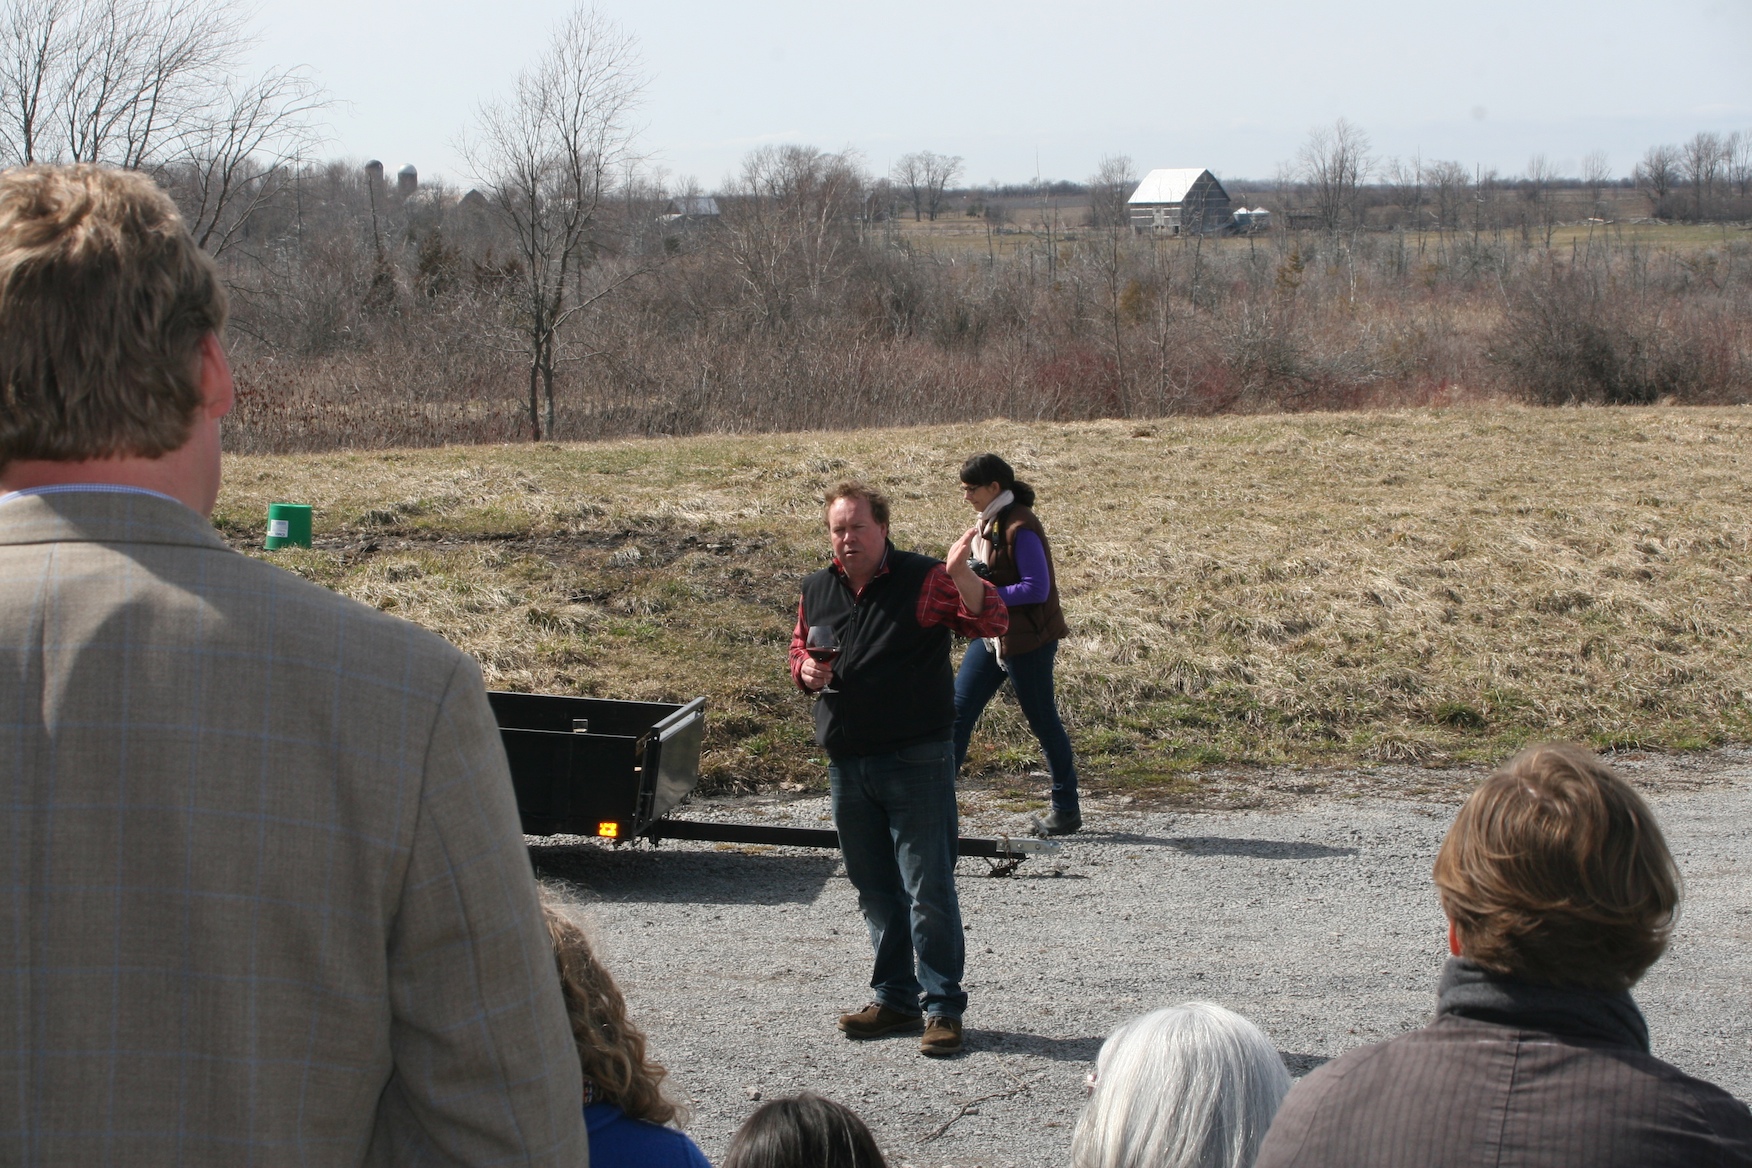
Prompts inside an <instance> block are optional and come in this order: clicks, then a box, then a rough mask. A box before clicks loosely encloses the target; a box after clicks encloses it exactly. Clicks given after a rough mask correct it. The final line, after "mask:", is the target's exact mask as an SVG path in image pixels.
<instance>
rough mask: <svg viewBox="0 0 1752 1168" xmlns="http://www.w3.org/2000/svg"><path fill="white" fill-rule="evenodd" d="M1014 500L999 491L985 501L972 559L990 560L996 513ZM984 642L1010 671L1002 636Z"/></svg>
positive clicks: (1011, 496)
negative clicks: (996, 495) (1005, 659)
mask: <svg viewBox="0 0 1752 1168" xmlns="http://www.w3.org/2000/svg"><path fill="white" fill-rule="evenodd" d="M1015 501H1016V495H1015V493H1014V492H1012V491H999V492H998V497H997V498H995V499H993V500H992V501H991V502H990V503H987V504H986V506H985V510H984V511H981V512H980V513H979V524H978V526H977V530H978V532H979V534H978V535H976V536H974V537H973V558H974V559H976V560H979V561H981V562H982V563H987V564H989V563H991V562H992V547H993V543H992V536H993V535H994V534H995V532H994V530H993V529H994V528H995V527H996V526H997V522H998V515H999V513H1000V512H1002V511H1003V509H1004V508H1005V507H1008V506H1009V505H1010V504H1011V503H1014V502H1015ZM985 643H986V648H988V649H990V650H991V651H992V659H993V660H994V661H996V662H997V663H998V668H999V669H1002V670H1003V671H1004V672H1005V673H1008V672H1010V667H1009V666H1008V665H1006V664H1004V639H1003V638H1002V637H987V638H986V639H985Z"/></svg>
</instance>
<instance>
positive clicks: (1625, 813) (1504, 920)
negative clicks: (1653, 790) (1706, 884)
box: [1435, 745, 1679, 990]
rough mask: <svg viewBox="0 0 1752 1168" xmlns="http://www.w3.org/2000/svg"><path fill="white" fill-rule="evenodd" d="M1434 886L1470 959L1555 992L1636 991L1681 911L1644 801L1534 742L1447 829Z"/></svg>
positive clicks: (1583, 760) (1576, 753)
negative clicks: (1570, 988)
mask: <svg viewBox="0 0 1752 1168" xmlns="http://www.w3.org/2000/svg"><path fill="white" fill-rule="evenodd" d="M1435 879H1436V886H1437V888H1438V889H1440V891H1441V897H1442V908H1443V910H1444V911H1446V912H1447V914H1448V919H1449V920H1451V921H1453V922H1454V924H1455V926H1456V928H1457V930H1458V932H1459V937H1460V949H1461V951H1462V953H1463V954H1464V955H1465V956H1466V957H1467V958H1469V959H1470V960H1472V961H1474V962H1476V963H1477V964H1479V965H1481V966H1483V967H1484V968H1485V969H1488V970H1492V971H1494V972H1497V973H1502V974H1508V975H1510V976H1514V977H1519V978H1523V979H1525V980H1528V981H1535V982H1543V983H1546V984H1549V985H1561V986H1577V987H1582V988H1586V989H1597V990H1624V989H1628V988H1630V986H1632V985H1634V984H1635V983H1636V981H1637V979H1638V978H1640V977H1641V976H1642V975H1643V973H1644V972H1645V971H1646V970H1647V969H1648V968H1649V966H1651V965H1653V964H1654V963H1655V961H1656V960H1657V959H1658V958H1659V957H1660V956H1661V953H1662V952H1663V951H1664V950H1665V949H1666V947H1667V938H1668V936H1669V935H1670V934H1671V932H1672V929H1673V921H1674V918H1675V916H1676V914H1677V911H1678V907H1679V872H1678V869H1677V868H1676V867H1675V866H1674V864H1673V856H1672V853H1670V852H1669V851H1668V850H1667V844H1666V841H1665V840H1664V839H1662V838H1661V829H1660V827H1659V826H1657V825H1656V823H1655V817H1654V814H1653V813H1652V812H1650V811H1649V808H1648V804H1646V803H1644V802H1643V800H1642V798H1641V796H1639V795H1638V794H1637V793H1636V792H1635V791H1634V790H1632V789H1631V787H1630V784H1629V783H1627V782H1625V781H1624V780H1623V779H1622V778H1620V777H1619V776H1618V774H1617V773H1616V772H1614V771H1613V770H1612V768H1611V767H1609V766H1607V765H1606V764H1605V763H1603V762H1601V761H1600V759H1599V758H1598V757H1596V756H1595V755H1594V754H1592V753H1591V752H1589V751H1586V750H1583V749H1581V748H1579V747H1575V746H1566V745H1543V746H1534V747H1530V748H1529V749H1527V750H1524V751H1522V752H1521V753H1520V754H1518V755H1516V756H1515V757H1514V758H1513V759H1511V760H1509V762H1508V763H1507V764H1506V765H1504V766H1503V768H1502V769H1501V770H1499V771H1497V772H1496V773H1495V774H1493V775H1492V776H1491V777H1490V778H1488V779H1486V780H1485V782H1484V784H1483V785H1482V786H1480V787H1479V788H1478V790H1476V791H1474V792H1473V793H1472V797H1471V798H1470V799H1468V800H1467V801H1466V805H1465V806H1464V807H1462V808H1461V809H1460V814H1459V815H1458V816H1457V817H1456V818H1455V820H1454V825H1453V826H1452V827H1450V828H1449V829H1448V836H1447V838H1446V839H1444V840H1443V841H1442V850H1441V852H1440V853H1439V854H1438V855H1437V856H1436V868H1435Z"/></svg>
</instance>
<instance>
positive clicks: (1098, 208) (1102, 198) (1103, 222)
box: [1089, 154, 1138, 230]
mask: <svg viewBox="0 0 1752 1168" xmlns="http://www.w3.org/2000/svg"><path fill="white" fill-rule="evenodd" d="M1137 185H1138V179H1137V173H1136V168H1135V167H1133V166H1132V160H1131V158H1130V157H1129V156H1128V155H1125V154H1109V155H1107V156H1106V157H1105V158H1103V159H1102V160H1101V163H1100V165H1099V166H1097V167H1096V168H1095V173H1094V174H1093V175H1091V176H1090V177H1089V226H1091V227H1101V228H1107V229H1109V230H1117V229H1119V228H1123V227H1129V226H1130V225H1131V207H1130V205H1129V204H1128V203H1127V200H1128V199H1130V198H1131V193H1132V191H1133V190H1135V189H1136V188H1137Z"/></svg>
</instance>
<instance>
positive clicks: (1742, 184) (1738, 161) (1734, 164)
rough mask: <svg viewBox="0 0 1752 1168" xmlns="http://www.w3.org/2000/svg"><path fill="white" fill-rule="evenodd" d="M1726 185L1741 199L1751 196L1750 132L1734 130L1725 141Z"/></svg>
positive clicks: (1751, 135) (1751, 155)
mask: <svg viewBox="0 0 1752 1168" xmlns="http://www.w3.org/2000/svg"><path fill="white" fill-rule="evenodd" d="M1726 177H1727V180H1728V183H1729V184H1730V185H1731V186H1732V187H1733V188H1734V193H1735V194H1736V195H1739V196H1740V197H1741V198H1742V199H1744V198H1746V197H1747V196H1748V195H1752V130H1736V131H1735V132H1734V133H1732V134H1729V135H1728V139H1727V171H1726Z"/></svg>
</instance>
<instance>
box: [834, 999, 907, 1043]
mask: <svg viewBox="0 0 1752 1168" xmlns="http://www.w3.org/2000/svg"><path fill="white" fill-rule="evenodd" d="M924 1025H925V1016H924V1015H923V1014H908V1013H906V1012H905V1011H904V1010H891V1009H889V1008H888V1007H887V1006H884V1005H883V1004H882V1003H881V1002H871V1003H870V1004H869V1005H868V1006H865V1007H864V1008H863V1009H862V1010H859V1011H858V1012H857V1013H856V1014H841V1015H840V1020H839V1028H840V1030H841V1031H842V1032H844V1034H845V1036H846V1037H847V1038H881V1037H882V1036H883V1035H884V1034H910V1033H916V1032H917V1031H919V1030H922V1029H924Z"/></svg>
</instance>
